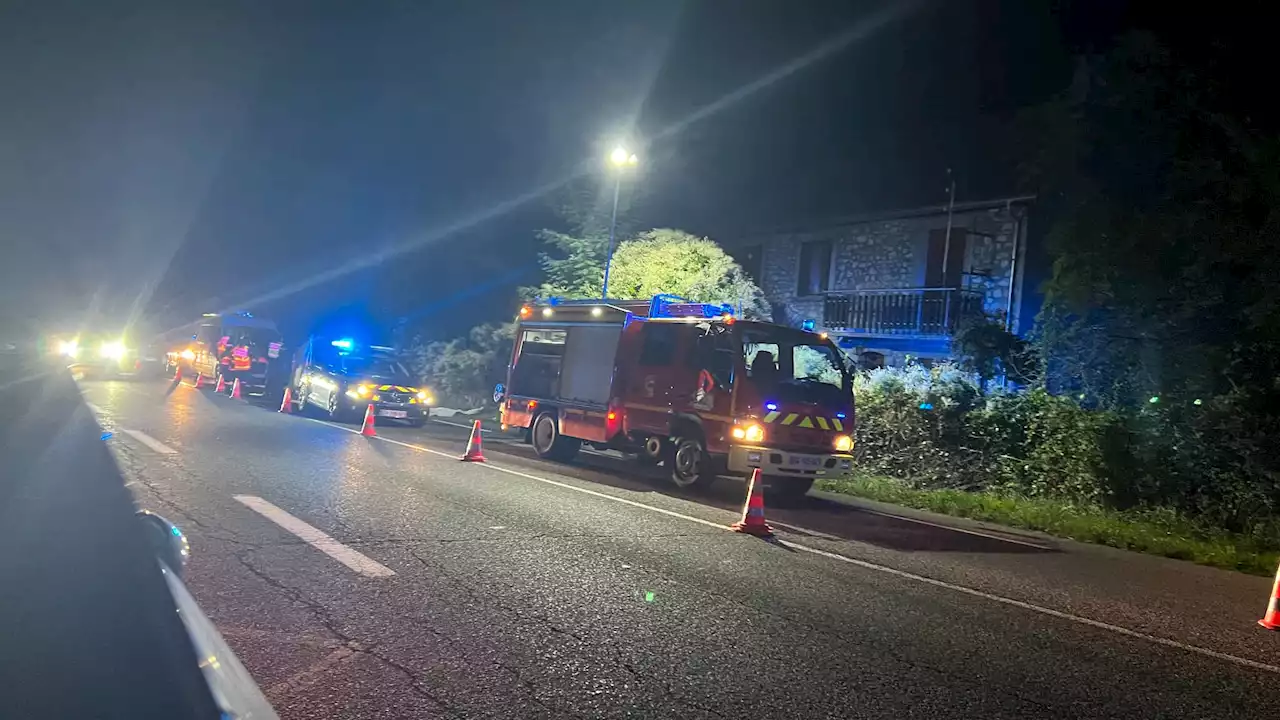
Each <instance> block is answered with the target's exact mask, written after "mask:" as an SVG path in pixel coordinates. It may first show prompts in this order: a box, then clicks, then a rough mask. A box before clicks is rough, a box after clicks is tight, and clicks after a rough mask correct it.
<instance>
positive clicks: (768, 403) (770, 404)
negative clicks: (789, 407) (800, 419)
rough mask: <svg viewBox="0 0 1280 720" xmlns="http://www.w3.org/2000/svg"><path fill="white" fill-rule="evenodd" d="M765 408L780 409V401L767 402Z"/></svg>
mask: <svg viewBox="0 0 1280 720" xmlns="http://www.w3.org/2000/svg"><path fill="white" fill-rule="evenodd" d="M764 409H765V410H770V411H772V410H777V409H778V403H775V402H767V403H765V404H764Z"/></svg>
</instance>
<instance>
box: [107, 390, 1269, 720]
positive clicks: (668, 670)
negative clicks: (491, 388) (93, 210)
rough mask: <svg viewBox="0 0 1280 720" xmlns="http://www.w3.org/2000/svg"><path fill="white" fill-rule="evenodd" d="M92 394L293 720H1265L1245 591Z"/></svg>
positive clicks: (238, 642)
mask: <svg viewBox="0 0 1280 720" xmlns="http://www.w3.org/2000/svg"><path fill="white" fill-rule="evenodd" d="M82 391H83V394H84V397H85V399H86V401H87V402H88V403H89V405H90V408H91V409H92V411H93V412H94V414H95V415H96V416H97V417H98V419H99V422H100V423H101V424H102V425H103V427H104V428H105V429H106V430H109V431H111V432H112V433H113V435H112V436H111V438H109V439H108V440H107V441H106V442H107V444H108V445H109V447H110V448H111V449H112V451H113V452H114V454H115V457H116V459H117V462H118V463H119V464H120V466H121V470H122V471H123V475H124V477H125V478H126V479H127V481H128V486H129V489H130V490H132V491H133V493H134V495H135V497H136V499H137V502H138V504H139V505H140V506H142V507H146V508H149V509H152V510H155V511H157V512H160V513H161V514H163V515H165V516H167V517H169V518H170V519H171V520H173V521H175V522H177V523H179V524H180V525H181V526H183V529H184V530H186V531H187V533H188V535H189V536H190V539H191V544H192V551H193V557H192V560H191V563H190V565H189V568H188V571H187V575H186V579H187V585H188V587H189V588H190V589H191V591H192V593H193V594H194V596H195V597H196V599H197V600H198V601H199V602H200V604H201V606H202V607H203V608H204V610H205V612H206V614H208V615H209V617H210V618H211V619H212V620H213V621H214V622H215V623H216V624H217V625H218V627H219V628H220V630H221V631H222V633H223V634H224V636H225V637H226V639H227V641H228V642H229V643H230V644H231V646H232V647H233V649H235V651H236V652H237V654H238V655H239V656H240V659H241V661H242V662H243V663H244V664H245V666H246V667H247V668H248V669H249V670H250V671H251V672H252V673H253V674H254V676H255V677H256V678H257V680H258V682H259V684H260V685H261V687H262V689H263V690H264V692H265V693H266V694H267V696H268V698H269V699H270V700H271V701H272V703H273V704H274V705H275V707H276V709H277V710H278V712H279V713H280V715H281V716H282V717H285V718H318V717H327V718H358V717H359V718H366V717H367V718H399V717H405V718H408V717H413V718H419V717H467V718H472V717H494V718H511V717H580V718H609V717H680V718H697V717H757V716H759V717H788V718H790V717H794V718H820V717H893V718H903V717H928V718H940V717H966V718H968V717H983V718H999V717H1048V716H1055V717H1073V718H1085V717H1090V718H1092V717H1125V718H1139V717H1242V718H1244V717H1248V718H1262V717H1280V692H1277V690H1276V688H1277V687H1280V652H1277V651H1278V650H1280V635H1274V634H1270V633H1267V632H1266V631H1264V630H1262V629H1261V628H1259V627H1257V625H1255V624H1254V623H1255V621H1256V620H1257V618H1258V617H1259V616H1260V613H1261V612H1262V610H1263V607H1264V606H1265V603H1266V599H1267V594H1268V591H1269V590H1270V583H1269V582H1268V581H1266V580H1265V579H1262V578H1253V577H1247V576H1243V575H1239V574H1235V573H1228V572H1223V571H1218V570H1213V569H1209V568H1201V567H1196V566H1192V565H1189V564H1185V563H1179V562H1175V561H1170V560H1163V559H1159V558H1151V557H1146V556H1140V555H1136V554H1131V553H1126V552H1122V551H1115V550H1108V549H1104V548H1094V547H1090V546H1083V545H1078V544H1075V543H1071V542H1069V541H1062V540H1054V539H1049V538H1044V537H1040V536H1036V535H1033V534H1028V533H1013V532H1008V531H1003V530H1000V529H997V528H990V527H986V526H982V525H978V524H975V523H964V522H960V521H956V520H952V519H944V518H937V517H932V516H927V515H923V514H919V513H906V512H903V511H898V510H894V509H892V508H886V507H880V506H871V505H868V504H865V503H855V504H848V503H842V502H836V501H833V500H831V499H826V498H806V499H805V500H803V501H801V502H799V503H796V504H794V506H792V507H787V508H776V507H773V506H770V508H769V517H770V520H771V521H773V522H774V523H775V525H776V527H777V530H778V531H779V533H778V541H777V542H767V541H763V540H759V539H757V538H753V537H749V536H745V535H740V534H736V533H733V532H729V531H727V529H726V526H727V525H728V524H729V523H731V522H733V521H734V520H735V519H736V513H737V509H738V508H739V507H740V503H741V501H742V492H743V487H742V485H741V484H739V483H733V482H731V481H724V482H722V483H721V484H720V485H719V486H717V487H716V488H714V489H713V490H712V491H711V492H709V493H707V494H705V495H701V496H696V497H687V496H683V495H681V494H680V493H678V492H675V491H674V490H673V489H668V488H667V487H666V486H665V485H663V484H662V481H661V480H660V479H658V475H659V474H660V473H658V472H657V471H654V470H646V469H644V468H640V467H639V466H638V465H636V464H635V463H633V462H629V461H626V460H625V459H622V458H620V457H613V456H610V455H607V454H605V455H601V454H592V453H584V454H582V455H581V456H580V457H579V459H578V460H577V461H575V463H574V464H572V465H556V464H552V463H547V462H544V461H541V460H538V459H537V458H535V457H533V456H532V454H531V453H530V451H529V449H528V448H527V446H524V445H522V444H520V443H519V442H517V439H516V438H514V437H509V438H506V437H503V436H501V435H499V434H497V433H492V434H490V435H489V436H488V437H487V445H486V448H485V451H486V454H487V455H488V460H489V462H488V463H486V464H483V465H480V464H464V463H460V462H458V460H457V456H458V455H459V454H460V453H461V452H462V447H463V444H464V442H465V437H466V430H465V429H464V428H461V427H456V426H451V425H445V424H440V423H433V424H430V425H429V426H428V427H426V428H423V429H416V430H415V429H412V428H407V427H404V428H402V427H390V426H389V425H388V424H387V423H383V424H382V425H381V426H380V427H379V428H378V432H379V438H377V439H370V438H365V437H361V436H360V435H359V434H358V433H357V432H356V430H357V428H356V427H355V426H350V425H333V424H329V423H327V422H325V421H320V420H317V419H307V418H302V417H297V416H287V415H282V414H278V413H275V412H273V411H272V409H268V408H263V407H260V406H256V405H255V404H253V403H252V402H243V401H235V400H231V399H229V398H226V397H221V396H215V395H213V394H212V393H211V392H209V391H203V390H199V391H198V390H195V389H193V388H191V387H189V386H187V385H185V384H184V385H179V386H176V387H175V386H172V385H171V384H169V383H167V382H162V381H155V382H95V383H84V384H83V385H82Z"/></svg>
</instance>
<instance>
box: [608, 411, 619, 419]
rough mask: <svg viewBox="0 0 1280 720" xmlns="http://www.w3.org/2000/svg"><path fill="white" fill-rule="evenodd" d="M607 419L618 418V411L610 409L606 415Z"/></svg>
mask: <svg viewBox="0 0 1280 720" xmlns="http://www.w3.org/2000/svg"><path fill="white" fill-rule="evenodd" d="M605 419H606V420H617V419H618V413H616V412H614V411H612V410H610V411H609V413H608V414H607V415H605Z"/></svg>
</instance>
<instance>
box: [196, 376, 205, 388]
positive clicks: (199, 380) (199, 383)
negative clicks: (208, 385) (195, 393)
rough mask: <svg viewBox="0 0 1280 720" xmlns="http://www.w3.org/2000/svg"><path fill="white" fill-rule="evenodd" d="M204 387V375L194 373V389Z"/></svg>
mask: <svg viewBox="0 0 1280 720" xmlns="http://www.w3.org/2000/svg"><path fill="white" fill-rule="evenodd" d="M202 387H204V373H196V389H197V390H199V389H200V388H202Z"/></svg>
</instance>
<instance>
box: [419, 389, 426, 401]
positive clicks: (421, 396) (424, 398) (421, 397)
mask: <svg viewBox="0 0 1280 720" xmlns="http://www.w3.org/2000/svg"><path fill="white" fill-rule="evenodd" d="M418 399H419V400H426V399H427V394H426V393H425V392H423V391H422V390H419V391H418Z"/></svg>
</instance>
